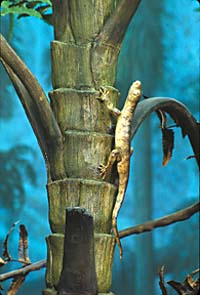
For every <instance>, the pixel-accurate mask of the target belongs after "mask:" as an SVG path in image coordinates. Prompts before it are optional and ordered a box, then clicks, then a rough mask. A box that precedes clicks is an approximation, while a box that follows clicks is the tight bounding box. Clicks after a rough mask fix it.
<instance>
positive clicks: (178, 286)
mask: <svg viewBox="0 0 200 295" xmlns="http://www.w3.org/2000/svg"><path fill="white" fill-rule="evenodd" d="M167 284H169V285H170V286H171V287H172V288H173V289H174V290H176V291H177V293H178V294H180V295H188V293H187V289H186V288H185V287H184V286H183V285H182V284H181V283H179V282H175V281H169V282H167Z"/></svg>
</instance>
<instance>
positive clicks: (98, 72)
mask: <svg viewBox="0 0 200 295" xmlns="http://www.w3.org/2000/svg"><path fill="white" fill-rule="evenodd" d="M140 2H141V0H120V1H119V2H118V5H117V7H116V9H115V11H114V13H113V14H112V15H111V16H110V17H109V18H108V20H107V21H106V23H105V25H104V26H103V28H102V30H101V31H100V33H99V34H98V35H97V37H96V38H95V40H94V43H93V48H92V50H91V70H92V74H93V80H94V83H95V85H96V86H98V83H99V81H101V79H102V73H104V72H105V71H106V68H107V67H110V68H112V67H114V68H116V61H117V57H118V54H119V51H120V46H121V43H122V40H123V37H124V35H125V32H126V29H127V27H128V25H129V23H130V21H131V18H132V16H133V15H134V13H135V12H136V10H137V8H138V5H139V3H140ZM102 81H103V82H104V79H102ZM101 83H102V82H101Z"/></svg>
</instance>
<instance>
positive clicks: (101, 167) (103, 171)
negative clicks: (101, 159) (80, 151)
mask: <svg viewBox="0 0 200 295" xmlns="http://www.w3.org/2000/svg"><path fill="white" fill-rule="evenodd" d="M107 168H108V167H107V166H106V165H103V164H100V165H99V167H98V170H99V172H100V173H99V174H100V176H101V178H102V179H105V178H106V176H107V174H108V169H107Z"/></svg>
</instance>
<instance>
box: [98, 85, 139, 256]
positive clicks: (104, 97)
mask: <svg viewBox="0 0 200 295" xmlns="http://www.w3.org/2000/svg"><path fill="white" fill-rule="evenodd" d="M108 94H109V93H108V90H106V89H105V88H103V87H102V88H101V89H100V97H99V99H100V100H101V101H103V102H104V103H105V104H106V106H107V108H108V109H109V110H110V111H111V112H112V113H113V114H114V115H116V116H117V124H116V129H115V149H114V150H112V151H111V153H110V156H109V159H108V162H107V164H106V165H103V164H101V165H100V166H99V170H100V175H101V177H102V178H103V179H105V178H106V177H107V175H108V174H109V173H110V171H111V169H112V165H113V164H114V163H115V162H117V171H118V175H119V187H118V194H117V198H116V203H115V206H114V209H113V213H112V226H113V233H114V235H115V237H116V241H117V244H118V246H119V252H120V259H121V258H122V253H123V252H122V245H121V242H120V238H119V233H118V229H117V216H118V213H119V210H120V208H121V205H122V202H123V200H124V196H125V192H126V187H127V184H128V178H129V166H130V156H131V154H132V153H133V149H132V148H131V147H130V141H131V138H130V135H131V122H132V118H133V114H134V110H135V107H136V105H137V103H138V101H139V99H140V96H141V94H142V90H141V82H140V81H135V82H134V83H133V84H132V85H131V87H130V89H129V92H128V96H127V98H126V101H125V104H124V107H123V109H122V110H121V111H119V110H118V109H116V108H114V107H113V105H112V103H110V101H109V98H108Z"/></svg>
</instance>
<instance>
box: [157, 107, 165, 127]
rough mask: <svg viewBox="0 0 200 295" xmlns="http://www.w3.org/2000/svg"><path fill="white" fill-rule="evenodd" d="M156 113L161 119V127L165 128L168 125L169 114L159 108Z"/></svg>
mask: <svg viewBox="0 0 200 295" xmlns="http://www.w3.org/2000/svg"><path fill="white" fill-rule="evenodd" d="M156 114H157V116H158V118H159V120H160V128H161V129H165V128H166V127H167V116H166V113H165V112H164V111H162V110H161V109H158V110H157V111H156Z"/></svg>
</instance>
